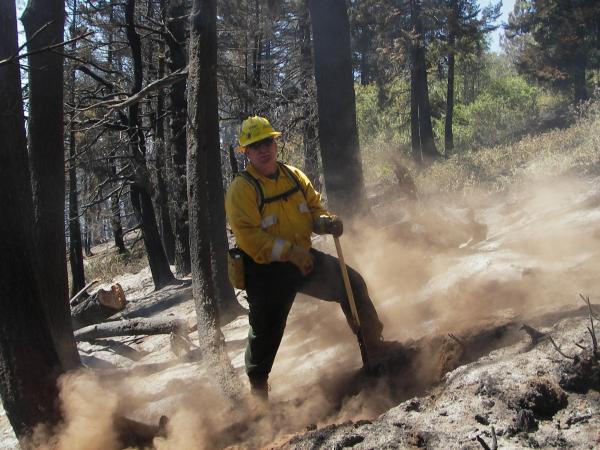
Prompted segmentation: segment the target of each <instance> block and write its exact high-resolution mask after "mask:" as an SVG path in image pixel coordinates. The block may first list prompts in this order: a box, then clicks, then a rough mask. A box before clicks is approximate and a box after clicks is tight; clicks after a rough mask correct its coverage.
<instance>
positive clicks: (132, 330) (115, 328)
mask: <svg viewBox="0 0 600 450" xmlns="http://www.w3.org/2000/svg"><path fill="white" fill-rule="evenodd" d="M188 332H189V327H188V324H187V322H186V321H185V320H183V319H169V320H165V319H162V318H136V319H128V320H115V321H113V322H105V323H98V324H95V325H89V326H87V327H84V328H81V329H79V330H77V331H76V332H75V339H77V341H91V340H94V339H101V338H109V337H115V336H149V335H155V334H169V333H176V334H187V333H188Z"/></svg>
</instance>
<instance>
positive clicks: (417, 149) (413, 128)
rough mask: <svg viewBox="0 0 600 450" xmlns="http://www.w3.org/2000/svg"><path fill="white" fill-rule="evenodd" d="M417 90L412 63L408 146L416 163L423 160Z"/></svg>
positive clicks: (415, 74) (415, 71)
mask: <svg viewBox="0 0 600 450" xmlns="http://www.w3.org/2000/svg"><path fill="white" fill-rule="evenodd" d="M418 95H419V94H418V92H417V70H416V68H415V65H414V60H413V63H412V64H411V68H410V146H411V151H412V157H413V160H414V161H415V162H416V163H417V164H421V163H422V162H423V154H422V153H421V135H420V131H419V99H418Z"/></svg>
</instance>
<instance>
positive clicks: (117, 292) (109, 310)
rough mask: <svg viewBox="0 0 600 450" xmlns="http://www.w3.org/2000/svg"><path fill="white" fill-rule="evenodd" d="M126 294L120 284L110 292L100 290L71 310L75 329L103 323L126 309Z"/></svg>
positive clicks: (115, 285) (114, 286)
mask: <svg viewBox="0 0 600 450" xmlns="http://www.w3.org/2000/svg"><path fill="white" fill-rule="evenodd" d="M126 303H127V301H126V300H125V293H124V292H123V288H122V287H121V285H120V284H118V283H117V284H114V285H113V286H112V287H111V289H110V291H106V290H104V289H100V290H99V291H98V292H96V293H94V294H93V295H90V296H89V297H88V298H86V299H85V300H83V301H81V302H79V303H78V304H76V306H75V307H74V308H73V309H72V310H71V317H72V318H73V329H74V330H77V329H79V328H83V327H85V326H87V325H91V324H94V323H98V322H102V321H103V320H105V319H107V318H108V317H110V316H112V315H113V314H115V313H116V312H118V311H122V310H123V309H124V308H125V304H126Z"/></svg>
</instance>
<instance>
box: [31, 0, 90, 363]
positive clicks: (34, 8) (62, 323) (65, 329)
mask: <svg viewBox="0 0 600 450" xmlns="http://www.w3.org/2000/svg"><path fill="white" fill-rule="evenodd" d="M22 21H23V25H24V27H25V34H26V36H27V48H28V50H29V51H30V52H34V51H35V50H36V49H39V48H45V47H47V46H49V45H52V44H56V43H60V42H62V41H63V35H64V30H63V28H64V23H65V5H64V0H51V1H44V0H30V1H29V2H28V4H27V8H26V9H25V12H24V13H23V18H22ZM42 28H43V29H42ZM40 30H41V31H40ZM28 64H29V72H28V77H29V120H28V125H29V132H28V140H29V162H30V166H31V179H32V186H33V205H34V220H35V230H36V237H35V241H36V250H37V252H38V253H39V258H40V261H43V263H44V268H43V270H42V271H41V273H40V276H41V277H42V281H43V291H42V295H43V299H44V300H43V302H42V304H43V305H44V308H45V311H46V317H47V320H48V324H49V325H50V330H51V332H52V337H53V339H54V342H55V345H56V348H57V349H58V354H59V356H60V358H61V361H62V363H63V365H64V367H66V368H74V367H77V366H78V365H79V354H78V353H77V348H76V345H75V340H74V339H73V330H72V328H71V314H70V311H69V303H68V300H69V298H68V286H67V256H66V250H65V249H66V244H65V232H64V231H65V229H64V225H65V215H64V210H65V205H64V199H65V175H64V143H63V140H64V136H63V132H64V126H63V87H64V77H63V56H62V54H61V53H58V52H48V51H46V52H40V53H35V54H31V55H30V56H29V59H28Z"/></svg>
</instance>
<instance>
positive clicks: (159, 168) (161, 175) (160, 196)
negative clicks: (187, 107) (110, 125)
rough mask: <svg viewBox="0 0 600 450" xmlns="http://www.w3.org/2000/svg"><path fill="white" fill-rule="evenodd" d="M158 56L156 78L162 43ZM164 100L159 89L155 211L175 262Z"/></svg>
mask: <svg viewBox="0 0 600 450" xmlns="http://www.w3.org/2000/svg"><path fill="white" fill-rule="evenodd" d="M160 45H161V46H160V48H159V57H158V78H159V79H160V78H162V77H164V74H165V70H164V57H163V56H162V54H163V53H164V48H162V47H164V44H162V42H161V44H160ZM164 103H165V100H164V92H163V90H162V89H159V90H158V92H157V95H156V113H154V114H153V122H154V149H155V155H156V156H155V159H156V166H155V170H156V192H155V199H154V201H155V203H156V212H157V216H158V219H159V229H160V235H161V237H162V241H163V246H164V247H165V253H166V255H167V259H168V260H169V264H174V263H175V235H174V234H173V228H172V227H171V218H170V216H169V192H168V189H167V183H166V181H165V180H166V179H167V178H168V175H167V172H166V168H167V166H166V162H165V161H166V155H167V146H166V145H165V127H164V119H163V116H164V112H165V105H164Z"/></svg>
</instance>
